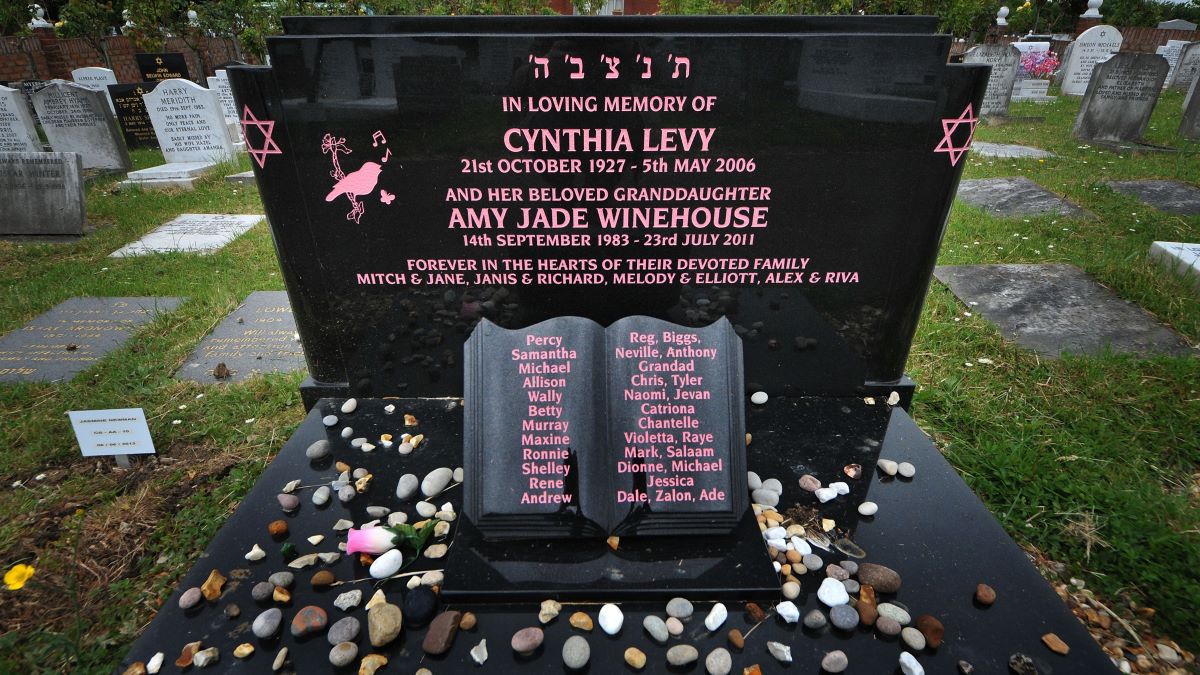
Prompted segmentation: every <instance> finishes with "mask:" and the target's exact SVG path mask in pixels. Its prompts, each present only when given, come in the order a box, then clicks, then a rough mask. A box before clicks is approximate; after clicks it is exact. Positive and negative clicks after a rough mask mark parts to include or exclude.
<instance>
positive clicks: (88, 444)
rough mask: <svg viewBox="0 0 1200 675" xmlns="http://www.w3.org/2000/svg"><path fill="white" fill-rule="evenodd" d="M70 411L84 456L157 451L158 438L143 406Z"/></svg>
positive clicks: (142, 453)
mask: <svg viewBox="0 0 1200 675" xmlns="http://www.w3.org/2000/svg"><path fill="white" fill-rule="evenodd" d="M67 415H68V416H69V417H70V418H71V426H72V427H73V428H74V429H75V438H76V439H77V440H78V441H79V449H80V450H82V451H83V456H84V457H100V456H108V455H151V454H154V441H153V439H151V438H150V427H148V426H146V413H145V412H143V411H142V409H141V408H115V409H111V410H72V411H69V412H68V413H67Z"/></svg>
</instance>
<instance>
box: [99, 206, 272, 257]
mask: <svg viewBox="0 0 1200 675" xmlns="http://www.w3.org/2000/svg"><path fill="white" fill-rule="evenodd" d="M262 219H263V217H262V216H245V215H231V214H224V213H220V214H218V213H185V214H183V215H181V216H179V217H178V218H175V219H174V220H172V221H171V222H169V223H167V224H166V225H163V226H162V227H160V228H158V229H157V230H154V231H153V232H151V233H150V234H147V235H146V236H144V237H142V238H141V239H139V240H137V241H135V242H133V243H132V244H126V245H125V246H123V247H121V248H120V249H118V250H116V251H113V252H112V253H110V254H109V256H108V257H110V258H128V257H131V256H136V255H147V254H150V253H174V252H184V253H212V252H213V251H218V250H220V249H221V248H223V247H224V246H225V245H226V244H228V243H229V242H231V241H233V240H234V239H237V238H238V237H240V236H241V235H242V234H244V233H245V232H246V230H249V229H250V228H252V227H254V226H255V225H257V224H258V223H259V222H261V221H262Z"/></svg>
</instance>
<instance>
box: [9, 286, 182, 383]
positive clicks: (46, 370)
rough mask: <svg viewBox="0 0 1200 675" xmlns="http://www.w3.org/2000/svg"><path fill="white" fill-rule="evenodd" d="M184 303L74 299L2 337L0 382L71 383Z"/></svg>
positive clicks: (126, 299)
mask: <svg viewBox="0 0 1200 675" xmlns="http://www.w3.org/2000/svg"><path fill="white" fill-rule="evenodd" d="M181 302H183V299H182V298H71V299H70V300H66V301H64V302H62V303H60V304H58V305H56V306H55V307H54V308H53V309H51V310H50V311H48V312H46V313H45V314H42V315H41V316H39V317H37V318H35V319H33V320H32V321H30V322H28V323H26V324H25V325H24V326H21V327H20V328H18V329H17V330H14V331H12V332H11V333H9V334H7V335H5V336H4V337H0V382H57V381H63V380H69V379H71V378H72V377H74V376H75V375H76V374H77V373H79V372H80V371H82V370H84V369H86V368H88V367H89V366H91V365H92V364H93V363H95V362H97V361H99V360H100V359H101V358H103V357H104V356H105V355H106V354H108V353H110V352H112V351H115V350H117V349H119V348H120V347H121V345H123V344H124V343H125V341H126V340H128V339H129V337H130V336H131V335H132V334H133V332H134V331H135V330H137V329H138V328H139V327H141V326H142V325H144V324H147V323H150V322H151V321H153V320H154V319H155V318H157V317H158V315H159V314H161V313H165V312H170V311H171V310H173V309H175V308H176V307H178V306H179V303H181Z"/></svg>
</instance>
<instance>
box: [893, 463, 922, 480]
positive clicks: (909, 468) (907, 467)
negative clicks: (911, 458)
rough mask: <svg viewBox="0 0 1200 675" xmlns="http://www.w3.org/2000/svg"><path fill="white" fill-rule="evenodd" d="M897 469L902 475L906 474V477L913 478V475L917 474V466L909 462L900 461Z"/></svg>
mask: <svg viewBox="0 0 1200 675" xmlns="http://www.w3.org/2000/svg"><path fill="white" fill-rule="evenodd" d="M896 470H897V471H899V472H900V475H901V476H904V477H905V478H912V477H913V476H915V475H917V467H915V466H913V465H912V464H910V463H908V462H900V465H899V466H898V467H896Z"/></svg>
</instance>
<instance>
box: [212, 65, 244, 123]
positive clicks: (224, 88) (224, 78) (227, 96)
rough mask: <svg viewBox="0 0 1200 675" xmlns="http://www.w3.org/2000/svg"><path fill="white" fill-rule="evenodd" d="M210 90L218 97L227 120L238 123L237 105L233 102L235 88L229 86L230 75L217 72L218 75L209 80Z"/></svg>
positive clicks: (221, 71)
mask: <svg viewBox="0 0 1200 675" xmlns="http://www.w3.org/2000/svg"><path fill="white" fill-rule="evenodd" d="M208 88H209V89H210V90H211V91H212V92H213V93H214V94H216V95H217V101H218V102H219V103H220V104H221V112H222V113H223V114H224V115H225V119H226V120H229V121H231V122H236V121H238V112H237V103H235V102H234V100H233V87H231V86H229V75H228V74H227V73H226V72H225V71H224V70H218V71H216V75H214V76H213V77H210V78H208Z"/></svg>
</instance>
